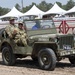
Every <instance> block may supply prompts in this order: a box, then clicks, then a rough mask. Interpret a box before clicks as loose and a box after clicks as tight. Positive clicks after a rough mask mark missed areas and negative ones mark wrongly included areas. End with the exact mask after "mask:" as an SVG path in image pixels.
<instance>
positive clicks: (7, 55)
mask: <svg viewBox="0 0 75 75" xmlns="http://www.w3.org/2000/svg"><path fill="white" fill-rule="evenodd" d="M2 60H3V63H4V64H5V65H9V66H11V65H14V64H15V61H16V59H15V55H14V54H13V52H12V49H11V48H10V47H4V48H3V49H2Z"/></svg>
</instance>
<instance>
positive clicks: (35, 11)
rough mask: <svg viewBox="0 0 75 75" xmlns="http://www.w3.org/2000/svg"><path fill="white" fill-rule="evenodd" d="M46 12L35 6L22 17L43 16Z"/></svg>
mask: <svg viewBox="0 0 75 75" xmlns="http://www.w3.org/2000/svg"><path fill="white" fill-rule="evenodd" d="M44 13H45V12H43V11H41V10H40V9H38V8H37V7H36V6H35V5H34V6H33V7H32V8H31V9H30V10H29V11H27V12H26V13H24V14H23V15H22V16H41V15H42V14H44Z"/></svg>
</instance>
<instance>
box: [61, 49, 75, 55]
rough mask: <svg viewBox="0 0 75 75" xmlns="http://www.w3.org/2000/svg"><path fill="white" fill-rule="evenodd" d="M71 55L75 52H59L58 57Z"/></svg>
mask: <svg viewBox="0 0 75 75" xmlns="http://www.w3.org/2000/svg"><path fill="white" fill-rule="evenodd" d="M71 54H75V50H66V51H61V52H60V56H65V55H71Z"/></svg>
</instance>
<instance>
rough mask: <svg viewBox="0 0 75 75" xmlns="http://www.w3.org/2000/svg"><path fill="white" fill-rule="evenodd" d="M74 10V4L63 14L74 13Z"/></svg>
mask: <svg viewBox="0 0 75 75" xmlns="http://www.w3.org/2000/svg"><path fill="white" fill-rule="evenodd" d="M74 12H75V6H74V7H73V8H71V9H70V10H68V11H66V13H65V14H69V13H74Z"/></svg>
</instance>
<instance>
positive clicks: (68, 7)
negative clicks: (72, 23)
mask: <svg viewBox="0 0 75 75" xmlns="http://www.w3.org/2000/svg"><path fill="white" fill-rule="evenodd" d="M74 5H75V2H74V1H73V0H69V1H68V2H67V4H66V10H69V9H71V8H72V7H73V6H74Z"/></svg>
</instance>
